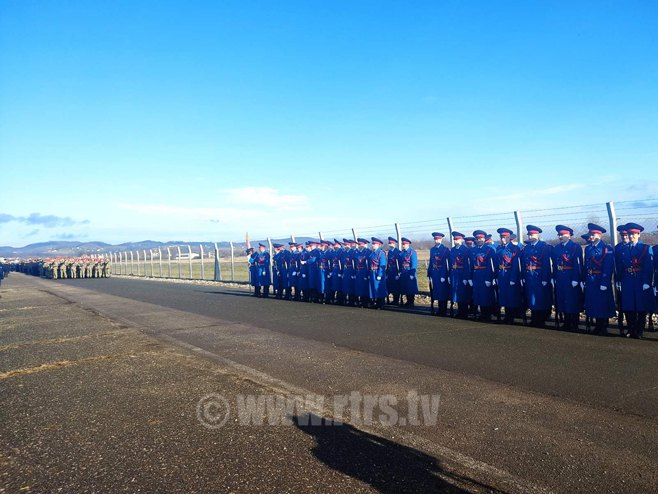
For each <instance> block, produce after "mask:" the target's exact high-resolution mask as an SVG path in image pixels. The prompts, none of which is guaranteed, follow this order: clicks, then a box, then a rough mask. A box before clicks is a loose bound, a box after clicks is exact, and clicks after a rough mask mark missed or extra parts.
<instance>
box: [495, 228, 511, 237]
mask: <svg viewBox="0 0 658 494" xmlns="http://www.w3.org/2000/svg"><path fill="white" fill-rule="evenodd" d="M496 231H497V232H498V234H499V235H500V236H501V237H510V236H512V234H513V233H514V232H513V231H512V230H510V229H509V228H499V229H498V230H496Z"/></svg>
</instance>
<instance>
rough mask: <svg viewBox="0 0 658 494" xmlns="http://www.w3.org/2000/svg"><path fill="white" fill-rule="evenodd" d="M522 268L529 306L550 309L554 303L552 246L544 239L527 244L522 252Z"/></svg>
mask: <svg viewBox="0 0 658 494" xmlns="http://www.w3.org/2000/svg"><path fill="white" fill-rule="evenodd" d="M521 269H522V272H523V280H524V284H525V287H524V289H525V295H526V300H527V301H528V308H529V309H530V310H550V309H551V306H552V305H553V286H552V285H551V246H550V245H548V244H547V243H546V242H544V241H542V240H539V241H538V242H537V243H536V244H534V245H533V244H527V245H526V246H525V247H524V248H523V251H522V252H521Z"/></svg>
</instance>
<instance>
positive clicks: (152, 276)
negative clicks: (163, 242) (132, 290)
mask: <svg viewBox="0 0 658 494" xmlns="http://www.w3.org/2000/svg"><path fill="white" fill-rule="evenodd" d="M149 254H150V256H151V278H155V276H154V274H155V273H154V272H153V249H149Z"/></svg>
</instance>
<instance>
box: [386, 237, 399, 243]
mask: <svg viewBox="0 0 658 494" xmlns="http://www.w3.org/2000/svg"><path fill="white" fill-rule="evenodd" d="M391 242H395V243H396V244H397V243H398V239H397V238H393V237H388V243H389V244H390V243H391Z"/></svg>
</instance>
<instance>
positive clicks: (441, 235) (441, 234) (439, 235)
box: [432, 232, 445, 238]
mask: <svg viewBox="0 0 658 494" xmlns="http://www.w3.org/2000/svg"><path fill="white" fill-rule="evenodd" d="M432 236H433V237H434V238H443V237H445V235H444V234H443V233H441V232H432Z"/></svg>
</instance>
